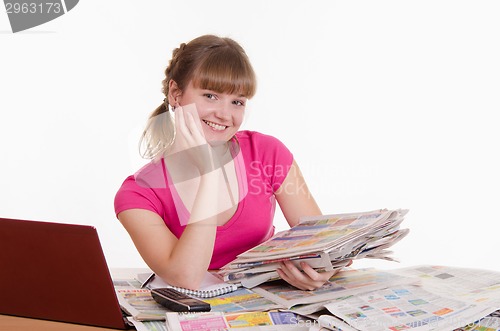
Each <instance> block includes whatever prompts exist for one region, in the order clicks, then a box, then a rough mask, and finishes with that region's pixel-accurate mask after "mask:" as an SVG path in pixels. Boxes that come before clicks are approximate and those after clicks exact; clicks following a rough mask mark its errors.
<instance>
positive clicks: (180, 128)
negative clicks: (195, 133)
mask: <svg viewBox="0 0 500 331" xmlns="http://www.w3.org/2000/svg"><path fill="white" fill-rule="evenodd" d="M175 126H176V129H177V132H179V133H180V134H182V136H183V137H184V139H185V140H186V141H187V142H188V143H189V144H192V143H193V138H192V137H191V131H190V130H189V128H188V127H187V125H186V119H185V116H184V109H182V107H180V106H179V107H177V108H176V109H175Z"/></svg>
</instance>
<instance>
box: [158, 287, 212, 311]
mask: <svg viewBox="0 0 500 331" xmlns="http://www.w3.org/2000/svg"><path fill="white" fill-rule="evenodd" d="M151 296H152V297H153V299H155V301H156V302H158V303H159V304H160V305H162V306H164V307H166V308H168V309H170V310H172V311H178V312H197V311H210V309H211V307H210V304H209V303H207V302H205V301H202V300H199V299H196V298H193V297H191V296H189V295H187V294H184V293H181V292H179V291H177V290H174V289H173V288H155V289H152V290H151Z"/></svg>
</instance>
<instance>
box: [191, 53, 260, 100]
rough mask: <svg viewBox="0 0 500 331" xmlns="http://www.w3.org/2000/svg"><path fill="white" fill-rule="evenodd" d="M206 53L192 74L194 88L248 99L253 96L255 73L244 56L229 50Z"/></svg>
mask: <svg viewBox="0 0 500 331" xmlns="http://www.w3.org/2000/svg"><path fill="white" fill-rule="evenodd" d="M207 53H208V54H207V56H206V57H205V59H204V60H203V61H201V63H200V64H199V65H198V67H197V68H196V69H195V71H194V73H193V85H194V86H196V87H198V88H202V89H207V90H211V91H215V92H218V93H227V94H238V95H242V96H244V97H246V98H248V99H250V98H252V97H253V96H254V95H255V91H256V89H257V86H256V85H257V82H256V78H255V73H254V71H253V69H252V66H251V65H250V62H249V60H248V58H247V57H246V55H245V54H242V53H239V52H237V51H236V50H234V49H230V48H225V49H220V48H219V49H218V50H217V52H207Z"/></svg>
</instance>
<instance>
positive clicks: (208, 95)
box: [203, 93, 216, 100]
mask: <svg viewBox="0 0 500 331" xmlns="http://www.w3.org/2000/svg"><path fill="white" fill-rule="evenodd" d="M203 95H204V96H205V97H207V98H208V99H211V100H215V99H216V97H215V95H213V94H211V93H205V94H203Z"/></svg>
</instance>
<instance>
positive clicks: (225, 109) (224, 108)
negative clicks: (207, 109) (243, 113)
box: [215, 102, 231, 120]
mask: <svg viewBox="0 0 500 331" xmlns="http://www.w3.org/2000/svg"><path fill="white" fill-rule="evenodd" d="M230 106H231V105H229V104H228V103H226V102H223V103H221V104H220V105H219V107H217V109H216V110H215V116H216V117H217V118H220V119H222V120H227V119H229V118H231V107H230Z"/></svg>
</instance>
